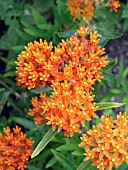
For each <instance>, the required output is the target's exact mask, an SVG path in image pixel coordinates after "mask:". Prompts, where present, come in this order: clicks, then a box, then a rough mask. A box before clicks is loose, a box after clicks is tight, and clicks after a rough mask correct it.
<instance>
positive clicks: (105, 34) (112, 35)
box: [98, 29, 123, 39]
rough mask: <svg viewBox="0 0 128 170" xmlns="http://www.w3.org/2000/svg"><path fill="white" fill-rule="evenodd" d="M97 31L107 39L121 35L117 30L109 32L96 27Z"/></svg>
mask: <svg viewBox="0 0 128 170" xmlns="http://www.w3.org/2000/svg"><path fill="white" fill-rule="evenodd" d="M98 33H99V34H100V35H102V36H103V37H105V38H108V39H115V38H119V37H121V36H122V35H123V34H121V33H119V32H111V31H106V30H102V29H98Z"/></svg>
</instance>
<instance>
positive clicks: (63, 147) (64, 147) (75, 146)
mask: <svg viewBox="0 0 128 170" xmlns="http://www.w3.org/2000/svg"><path fill="white" fill-rule="evenodd" d="M77 149H78V144H76V143H68V144H64V145H61V146H59V147H58V148H56V150H57V151H64V152H65V151H72V150H77Z"/></svg>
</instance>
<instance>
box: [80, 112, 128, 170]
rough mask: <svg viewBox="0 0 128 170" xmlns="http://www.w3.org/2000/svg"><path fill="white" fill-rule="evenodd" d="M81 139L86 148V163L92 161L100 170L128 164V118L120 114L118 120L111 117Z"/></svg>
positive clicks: (103, 119)
mask: <svg viewBox="0 0 128 170" xmlns="http://www.w3.org/2000/svg"><path fill="white" fill-rule="evenodd" d="M101 120H102V122H101V123H99V124H98V125H97V126H93V128H92V130H90V131H88V132H87V134H84V135H83V136H82V137H81V140H82V142H81V144H80V146H85V156H86V158H85V161H86V160H89V159H91V160H92V162H93V165H94V166H97V168H98V169H99V170H104V169H108V170H111V169H112V167H113V165H120V164H122V163H123V162H126V163H128V128H127V127H128V116H127V115H126V113H123V114H122V113H121V112H120V113H119V114H118V115H117V120H113V119H112V117H110V116H109V115H106V116H102V117H101Z"/></svg>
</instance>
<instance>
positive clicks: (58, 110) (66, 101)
mask: <svg viewBox="0 0 128 170" xmlns="http://www.w3.org/2000/svg"><path fill="white" fill-rule="evenodd" d="M52 88H53V90H54V91H53V92H52V95H51V96H50V97H51V98H48V97H46V95H43V94H41V95H40V101H38V100H37V97H35V98H33V99H32V104H33V109H30V110H29V115H31V116H34V119H35V121H36V123H39V124H41V123H42V122H43V121H45V122H46V124H47V125H52V129H53V130H55V128H56V126H57V127H58V132H60V131H61V130H62V131H63V132H64V134H65V135H66V136H70V137H71V136H73V134H74V132H80V129H79V124H80V123H81V124H83V125H84V120H91V117H92V116H93V117H95V118H96V117H97V116H96V115H95V111H96V109H97V107H96V106H95V103H92V101H93V99H94V95H92V94H91V93H90V92H86V91H85V90H84V88H83V87H82V86H78V85H75V86H72V85H71V83H69V82H68V81H67V80H65V81H64V82H63V83H60V82H55V83H54V84H53V85H52Z"/></svg>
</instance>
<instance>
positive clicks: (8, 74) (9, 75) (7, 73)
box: [4, 71, 16, 77]
mask: <svg viewBox="0 0 128 170" xmlns="http://www.w3.org/2000/svg"><path fill="white" fill-rule="evenodd" d="M4 76H5V77H14V76H16V73H15V71H8V72H6V73H5V74H4Z"/></svg>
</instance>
